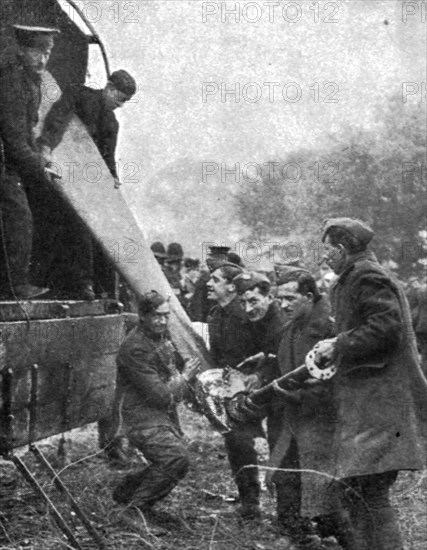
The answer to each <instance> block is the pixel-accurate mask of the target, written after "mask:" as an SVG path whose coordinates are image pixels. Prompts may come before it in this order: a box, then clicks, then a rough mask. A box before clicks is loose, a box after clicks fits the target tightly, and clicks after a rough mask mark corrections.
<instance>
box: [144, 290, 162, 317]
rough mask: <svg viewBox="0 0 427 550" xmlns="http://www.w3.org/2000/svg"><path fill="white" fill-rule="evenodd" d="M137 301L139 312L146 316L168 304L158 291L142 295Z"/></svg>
mask: <svg viewBox="0 0 427 550" xmlns="http://www.w3.org/2000/svg"><path fill="white" fill-rule="evenodd" d="M137 299H138V309H139V312H140V313H142V314H144V315H145V314H146V313H150V312H151V311H154V310H155V309H157V308H158V307H159V306H161V305H162V304H164V303H165V302H166V298H165V297H164V296H163V295H162V294H160V293H159V292H157V290H150V291H149V292H145V293H144V294H140V295H139V296H138V297H137Z"/></svg>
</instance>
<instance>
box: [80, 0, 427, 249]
mask: <svg viewBox="0 0 427 550" xmlns="http://www.w3.org/2000/svg"><path fill="white" fill-rule="evenodd" d="M78 3H79V5H80V6H82V7H83V6H85V5H86V6H85V12H86V15H88V17H89V18H90V19H91V20H92V21H93V24H94V25H95V27H96V28H97V30H98V32H99V34H100V35H101V37H102V38H103V41H104V43H105V46H106V48H107V51H108V54H109V59H110V63H111V68H112V70H115V69H118V68H125V69H127V70H129V72H131V73H132V74H133V75H135V77H136V79H137V81H138V84H139V92H138V94H137V96H136V101H135V102H134V103H132V104H128V105H126V106H125V107H124V109H123V110H122V112H121V113H120V115H119V118H120V122H121V139H120V146H119V151H118V158H119V160H120V162H121V164H122V166H123V165H124V164H125V163H127V162H134V163H136V164H137V165H138V170H139V171H138V174H137V177H136V179H138V180H139V183H128V184H127V185H126V189H125V191H124V192H125V193H126V197H127V199H128V200H129V202H130V204H131V206H132V207H133V209H134V211H136V212H137V213H138V216H139V217H140V219H142V220H143V224H144V227H145V230H146V231H147V233H148V235H149V237H157V236H160V237H162V236H164V238H176V239H181V240H182V241H183V242H184V243H185V244H187V243H188V241H189V240H190V238H191V240H194V234H193V232H192V231H189V232H188V234H182V233H183V228H182V226H180V224H179V220H177V219H172V217H171V214H170V211H169V210H168V208H167V207H163V206H159V205H158V199H159V195H158V194H157V193H154V195H153V186H156V187H157V188H159V187H160V188H161V189H164V199H165V201H166V200H167V201H172V202H173V201H174V200H175V199H178V200H181V198H182V197H180V196H179V193H181V192H185V189H186V182H185V179H187V178H190V180H191V183H192V184H194V183H195V182H196V180H197V181H199V182H202V165H203V163H204V162H205V163H206V162H212V163H216V164H217V165H218V167H219V166H220V164H221V163H227V165H228V166H233V165H234V164H235V163H240V164H241V166H244V165H245V164H247V163H259V164H260V165H261V164H262V163H263V162H265V161H266V160H279V159H280V158H283V156H284V154H285V153H287V152H289V151H292V150H296V149H298V148H300V147H315V148H325V147H327V145H328V143H329V141H328V135H329V134H330V133H332V132H333V133H335V134H337V135H339V134H340V132H341V130H342V128H344V127H346V126H348V125H351V126H353V127H363V128H367V129H374V130H375V127H376V125H377V124H378V123H379V120H378V117H376V112H377V110H378V107H381V105H385V104H386V102H387V100H388V98H389V97H390V96H392V95H393V94H401V93H402V84H403V83H404V82H413V83H418V84H419V85H420V86H421V82H425V80H426V76H425V63H426V61H425V59H426V58H425V52H426V48H425V18H426V14H425V12H424V13H422V12H421V8H422V6H421V4H422V3H421V2H419V3H414V2H408V3H405V2H403V3H402V2H395V1H393V0H388V1H383V2H374V1H371V0H364V1H354V0H352V1H351V2H350V1H345V2H309V1H299V2H266V1H260V2H226V3H224V2H203V1H200V0H193V1H189V0H163V1H158V0H139V1H134V2H110V1H104V0H103V1H98V2H94V1H92V2H91V1H89V0H86V1H85V2H82V1H80V2H78ZM234 8H237V11H236V12H235V13H234V14H233V13H227V11H228V12H230V11H231V10H232V9H234ZM416 8H417V10H418V12H417V13H413V12H414V11H415V9H416ZM236 19H238V20H237V21H236ZM92 49H95V50H96V47H92ZM91 59H92V61H91V64H90V71H91V77H90V78H91V80H93V81H96V82H100V81H101V84H103V71H102V69H101V64H100V62H99V56H97V55H96V54H95V55H93V56H91ZM266 83H270V84H266ZM239 87H240V90H239ZM232 89H235V90H236V91H237V94H234V95H233V94H232V93H228V94H226V95H223V94H222V93H221V92H225V91H230V90H232ZM414 89H415V88H412V90H414ZM203 92H205V93H204V94H203ZM283 93H284V94H285V96H286V99H284V98H283ZM236 99H238V100H239V101H238V102H236ZM409 99H410V100H412V101H420V100H421V94H413V95H412V96H411V97H409ZM424 100H425V98H424ZM130 170H131V168H130V166H128V169H127V172H126V173H123V175H124V177H125V178H126V177H128V179H130ZM213 177H214V178H215V177H216V178H218V177H220V170H219V173H218V175H216V176H213ZM134 179H135V178H134ZM212 181H213V180H212ZM228 183H230V187H231V185H232V182H231V180H229V182H227V183H226V184H225V190H226V189H227V185H228ZM188 186H189V187H191V185H190V184H189V183H188V184H187V187H188ZM182 190H184V191H182ZM206 196H207V198H209V201H212V200H215V199H214V198H212V196H211V195H209V193H207V195H206ZM218 200H219V201H220V202H221V201H223V204H224V212H225V216H226V219H227V220H228V225H229V227H230V231H229V233H230V234H229V235H228V237H229V238H231V239H232V238H236V237H238V236H239V235H238V234H239V224H236V223H233V220H232V213H231V214H230V209H229V204H228V205H226V204H225V203H226V202H227V198H226V197H224V196H222V197H220V196H219V197H218ZM224 201H225V202H224ZM215 208H218V205H217V206H216V207H214V209H215ZM207 210H208V211H209V210H210V209H209V204H207ZM220 214H221V209H220V210H217V212H216V216H217V217H218V215H220ZM208 217H209V216H208ZM197 220H198V218H197V216H195V218H194V222H195V223H198V221H197ZM214 221H215V219H210V222H209V220H207V224H209V223H212V224H214ZM177 228H179V229H177ZM177 231H178V233H177ZM180 233H181V234H180ZM208 233H209V231H208ZM202 234H203V235H202V237H201V238H203V239H205V238H206V237H207V234H206V233H203V231H202ZM217 235H218V233H217ZM217 235H215V236H217ZM192 248H193V247H192Z"/></svg>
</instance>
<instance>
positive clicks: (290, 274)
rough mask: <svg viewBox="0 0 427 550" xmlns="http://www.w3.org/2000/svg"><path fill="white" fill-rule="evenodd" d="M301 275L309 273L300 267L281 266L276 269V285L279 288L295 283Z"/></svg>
mask: <svg viewBox="0 0 427 550" xmlns="http://www.w3.org/2000/svg"><path fill="white" fill-rule="evenodd" d="M303 274H306V275H310V272H309V271H308V270H307V269H304V268H302V267H296V266H294V265H282V266H280V267H279V268H276V284H277V285H278V286H280V285H285V284H286V283H290V282H292V281H297V280H298V278H299V277H300V275H303Z"/></svg>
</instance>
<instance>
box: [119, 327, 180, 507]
mask: <svg viewBox="0 0 427 550" xmlns="http://www.w3.org/2000/svg"><path fill="white" fill-rule="evenodd" d="M117 366H118V371H117V388H116V399H115V405H116V411H117V408H118V410H119V411H120V417H121V420H122V422H123V425H124V432H125V433H126V435H127V437H128V439H129V442H130V443H131V444H132V445H134V446H135V447H137V448H138V449H139V450H140V451H141V452H142V453H143V454H144V456H145V458H147V460H149V461H150V465H149V466H148V467H146V468H142V469H141V468H138V469H135V470H134V471H132V472H130V473H129V474H128V475H127V476H126V477H125V478H124V480H123V481H122V482H121V483H120V484H119V486H118V487H117V488H116V490H115V492H114V498H115V499H116V500H118V501H119V502H122V503H129V502H132V504H134V505H136V506H140V507H144V506H150V505H152V504H153V503H154V502H156V501H157V500H159V499H161V498H164V497H165V496H166V495H167V494H169V492H170V491H171V490H172V489H173V488H174V487H175V485H176V484H177V482H178V481H179V480H180V479H182V478H183V477H184V476H185V475H186V473H187V470H188V467H189V458H188V453H187V450H186V449H185V447H184V445H183V442H182V439H181V431H180V428H179V423H178V415H177V411H176V402H177V401H179V400H180V399H181V397H182V393H183V381H182V378H181V377H180V376H179V370H180V369H181V368H182V366H183V362H182V360H181V358H180V356H179V355H178V352H177V351H176V349H175V346H174V345H173V343H172V342H171V340H170V339H169V338H168V337H162V338H158V337H154V336H150V335H148V334H145V333H144V331H143V329H142V327H137V328H136V329H134V330H133V331H132V332H131V333H130V334H129V336H128V337H127V338H126V340H125V341H124V342H123V344H122V346H121V347H120V350H119V354H118V356H117Z"/></svg>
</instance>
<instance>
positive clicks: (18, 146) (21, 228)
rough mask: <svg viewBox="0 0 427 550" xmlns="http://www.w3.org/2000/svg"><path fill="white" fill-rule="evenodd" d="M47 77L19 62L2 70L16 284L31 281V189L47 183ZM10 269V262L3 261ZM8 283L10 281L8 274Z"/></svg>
mask: <svg viewBox="0 0 427 550" xmlns="http://www.w3.org/2000/svg"><path fill="white" fill-rule="evenodd" d="M40 85H41V78H40V76H39V75H37V74H32V73H31V72H30V71H28V70H27V69H26V68H25V67H24V66H23V65H22V63H21V61H20V59H19V58H17V59H16V60H15V62H14V63H10V64H8V65H7V66H5V67H2V68H1V71H0V137H1V141H2V143H3V149H4V158H2V159H1V161H0V164H2V165H3V166H2V174H3V175H2V181H1V188H0V206H1V211H2V216H3V225H4V238H5V242H6V248H7V256H8V258H7V259H8V263H9V268H10V276H11V279H12V281H13V283H14V285H23V284H26V283H27V282H28V270H29V264H30V257H31V249H32V241H33V217H32V213H31V209H30V206H29V204H28V197H27V191H28V190H30V189H31V187H36V186H41V185H43V184H46V181H44V177H43V168H44V167H45V165H46V161H44V159H43V158H42V157H41V155H40V154H39V153H38V152H37V149H36V145H35V142H34V138H33V129H34V127H35V126H36V124H37V122H38V109H39V107H40V102H41V90H40ZM1 263H2V265H3V266H4V265H5V261H4V258H3V261H2V262H1ZM2 279H3V280H7V275H6V273H5V272H3V273H2Z"/></svg>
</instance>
